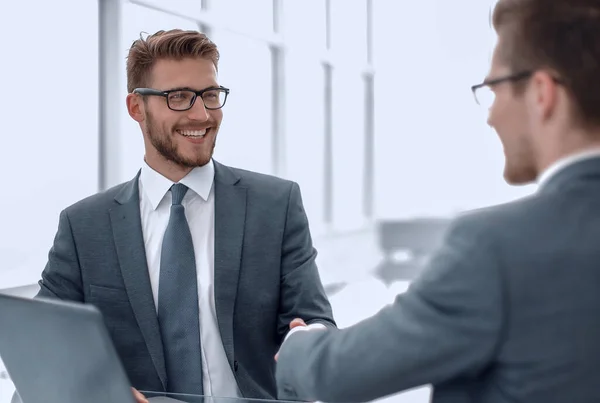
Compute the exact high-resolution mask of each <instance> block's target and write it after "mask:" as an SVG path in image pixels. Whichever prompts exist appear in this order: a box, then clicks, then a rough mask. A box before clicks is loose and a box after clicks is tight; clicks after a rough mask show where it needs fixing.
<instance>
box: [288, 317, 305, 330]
mask: <svg viewBox="0 0 600 403" xmlns="http://www.w3.org/2000/svg"><path fill="white" fill-rule="evenodd" d="M298 326H306V323H305V322H304V321H303V320H302V319H300V318H296V319H294V320H293V321H291V322H290V329H293V328H295V327H298Z"/></svg>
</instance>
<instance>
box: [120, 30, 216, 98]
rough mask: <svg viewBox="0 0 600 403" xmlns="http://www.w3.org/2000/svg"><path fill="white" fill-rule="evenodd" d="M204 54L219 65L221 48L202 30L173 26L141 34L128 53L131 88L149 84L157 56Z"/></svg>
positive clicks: (130, 89) (169, 57)
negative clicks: (201, 31) (150, 33)
mask: <svg viewBox="0 0 600 403" xmlns="http://www.w3.org/2000/svg"><path fill="white" fill-rule="evenodd" d="M188 57H192V58H198V57H200V58H204V59H209V60H211V61H212V62H213V63H214V65H215V68H217V67H218V62H219V51H218V49H217V46H216V45H215V44H214V43H213V42H212V41H211V40H210V39H208V37H207V36H206V35H204V34H203V33H200V32H198V31H184V30H181V29H172V30H170V31H158V32H156V33H155V34H152V35H148V36H147V37H146V38H144V37H142V35H140V39H137V40H135V41H134V42H133V44H132V45H131V48H129V54H128V55H127V91H128V92H130V93H131V92H133V90H134V89H135V88H140V87H147V86H148V81H149V79H150V73H151V72H152V67H153V66H154V63H155V62H156V61H157V60H160V59H174V60H182V59H184V58H188Z"/></svg>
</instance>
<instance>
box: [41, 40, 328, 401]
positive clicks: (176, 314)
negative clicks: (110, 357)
mask: <svg viewBox="0 0 600 403" xmlns="http://www.w3.org/2000/svg"><path fill="white" fill-rule="evenodd" d="M218 59H219V53H218V50H217V48H216V46H215V44H214V43H213V42H211V41H210V40H209V39H208V38H207V37H206V36H204V35H203V34H201V33H198V32H195V31H181V30H172V31H166V32H165V31H159V32H157V33H155V34H154V35H150V36H148V37H147V38H140V39H139V40H136V41H135V42H134V43H133V45H132V46H131V49H130V51H129V56H128V60H127V86H128V92H129V94H128V95H127V108H128V112H129V115H130V116H131V117H132V118H133V119H134V120H135V121H137V122H138V123H139V125H140V128H141V131H142V133H143V138H144V145H145V158H144V162H143V164H142V168H141V170H140V172H139V173H138V175H137V176H136V177H135V178H133V180H131V181H130V182H127V183H124V184H121V185H118V186H116V187H114V188H112V189H109V190H107V191H105V192H102V193H99V194H96V195H94V196H91V197H89V198H87V199H84V200H82V201H80V202H78V203H76V204H74V205H72V206H70V207H68V208H67V209H65V210H64V211H63V212H62V213H61V215H60V220H59V227H58V232H57V234H56V238H55V241H54V245H53V246H52V248H51V250H50V253H49V260H48V263H47V266H46V268H45V270H44V271H43V273H42V279H41V280H40V283H39V284H40V287H41V289H40V292H39V294H38V297H50V298H60V299H64V300H71V301H78V302H85V303H90V304H94V305H96V306H97V307H98V308H99V309H100V310H101V311H102V313H103V315H104V318H105V321H106V325H107V327H108V330H109V331H110V334H111V336H112V339H113V341H114V343H115V346H116V348H117V351H118V352H119V354H120V357H121V359H122V361H123V364H124V367H125V369H126V372H127V374H128V376H129V379H130V380H131V382H132V386H133V387H135V388H137V389H140V390H149V391H168V392H178V393H190V394H204V395H214V396H222V397H249V398H267V399H268V398H275V396H276V385H275V379H274V376H275V374H274V371H275V367H274V363H273V355H274V354H275V353H276V352H277V350H278V348H279V346H280V344H281V342H282V340H283V339H284V337H285V336H286V334H287V331H288V326H289V324H290V323H291V321H292V320H293V319H294V318H296V317H301V318H303V319H304V320H305V321H306V322H307V323H308V324H309V325H311V326H314V327H334V326H335V323H334V321H333V318H332V311H331V307H330V304H329V302H328V300H327V297H326V295H325V292H324V290H323V286H322V284H321V281H320V278H319V274H318V271H317V266H316V265H315V256H316V252H315V250H314V248H313V246H312V241H311V236H310V233H309V226H308V221H307V217H306V214H305V212H304V208H303V205H302V200H301V196H300V190H299V188H298V185H297V184H296V183H293V182H290V181H286V180H283V179H278V178H275V177H271V176H267V175H261V174H258V173H253V172H248V171H243V170H240V169H234V168H230V167H227V166H225V165H222V164H219V163H218V162H216V161H214V160H213V159H212V155H213V149H214V147H215V142H216V138H217V133H218V131H219V126H220V124H221V120H222V118H223V112H222V111H223V106H224V105H225V103H226V100H227V96H228V94H229V90H228V89H227V88H225V87H223V86H221V85H219V83H218V81H217V65H218ZM137 396H138V397H139V395H137Z"/></svg>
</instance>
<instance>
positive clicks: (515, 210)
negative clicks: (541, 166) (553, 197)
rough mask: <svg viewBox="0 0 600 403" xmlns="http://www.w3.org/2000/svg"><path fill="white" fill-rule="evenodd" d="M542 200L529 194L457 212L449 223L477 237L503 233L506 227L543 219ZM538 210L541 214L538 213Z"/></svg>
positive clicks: (509, 227)
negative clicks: (508, 200)
mask: <svg viewBox="0 0 600 403" xmlns="http://www.w3.org/2000/svg"><path fill="white" fill-rule="evenodd" d="M540 204H543V200H542V199H540V198H539V197H538V196H537V195H531V196H527V197H523V198H520V199H518V200H514V201H511V202H507V203H503V204H498V205H494V206H489V207H483V208H479V209H475V210H470V211H466V212H463V213H461V214H459V215H458V216H457V217H456V219H455V220H454V221H453V223H452V225H451V227H450V228H451V230H453V231H460V232H462V231H465V232H468V233H471V234H472V236H473V237H475V238H478V239H480V240H481V239H486V238H488V239H489V238H490V237H493V236H494V235H504V234H506V231H507V229H510V230H511V231H512V230H514V229H518V228H522V227H523V226H529V225H531V223H532V222H534V221H536V220H537V219H545V216H544V215H543V213H544V209H540V208H539V207H540ZM540 212H541V213H542V215H540Z"/></svg>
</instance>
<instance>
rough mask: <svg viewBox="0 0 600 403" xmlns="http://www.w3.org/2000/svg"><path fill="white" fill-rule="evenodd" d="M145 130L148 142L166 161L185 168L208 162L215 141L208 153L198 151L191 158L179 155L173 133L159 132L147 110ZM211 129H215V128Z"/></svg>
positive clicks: (199, 165)
mask: <svg viewBox="0 0 600 403" xmlns="http://www.w3.org/2000/svg"><path fill="white" fill-rule="evenodd" d="M146 130H147V132H148V137H149V138H150V143H152V145H153V146H154V148H156V151H158V153H159V154H160V155H162V156H163V157H164V158H165V159H166V160H167V161H171V162H173V163H175V164H177V165H179V166H182V167H185V168H196V167H201V166H204V165H206V164H208V163H209V162H210V159H211V158H212V155H213V152H214V149H215V141H213V144H212V147H211V148H210V152H209V153H208V155H204V153H200V154H198V155H197V156H194V157H192V158H187V157H185V156H183V155H181V153H179V152H178V151H177V144H176V142H175V141H174V139H173V134H172V133H161V132H160V129H158V128H157V125H155V121H154V118H153V117H152V115H151V114H150V113H148V112H146ZM212 130H215V128H213V129H212ZM215 140H216V139H215Z"/></svg>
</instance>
